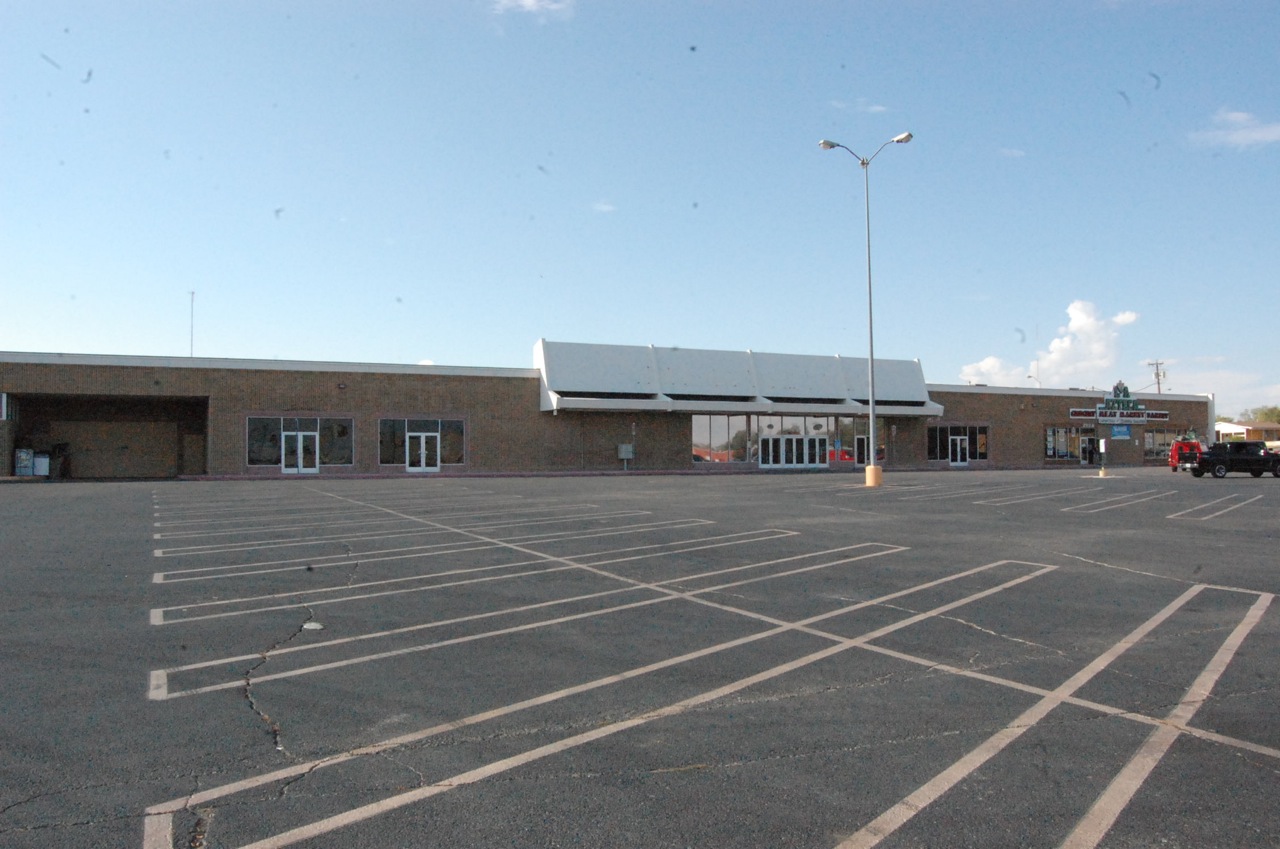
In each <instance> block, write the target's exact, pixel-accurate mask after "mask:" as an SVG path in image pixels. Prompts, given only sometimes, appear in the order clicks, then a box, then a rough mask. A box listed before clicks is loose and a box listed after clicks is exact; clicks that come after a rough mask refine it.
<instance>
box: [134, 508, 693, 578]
mask: <svg viewBox="0 0 1280 849" xmlns="http://www.w3.org/2000/svg"><path fill="white" fill-rule="evenodd" d="M712 524H715V523H714V522H712V521H711V520H710V519H670V520H667V521H662V522H644V523H641V524H635V525H624V526H622V527H620V528H609V529H607V530H593V531H588V532H585V533H584V532H581V531H546V532H544V533H539V534H529V535H526V536H518V537H512V538H511V539H512V540H515V541H519V542H522V543H526V544H527V543H530V542H539V543H541V544H543V545H547V544H549V543H552V542H572V541H575V540H584V539H597V538H601V537H610V536H621V535H624V534H631V533H646V532H648V531H658V530H682V529H684V528H694V527H699V526H701V525H712ZM497 546H498V543H496V542H482V541H478V540H475V539H468V540H467V541H465V542H449V543H435V544H432V545H413V546H405V547H401V548H379V549H371V550H369V551H365V552H361V553H360V554H359V555H356V554H354V553H353V554H331V555H328V556H322V557H291V558H287V559H284V560H260V561H256V562H249V563H232V564H228V565H226V566H201V567H198V568H195V569H176V570H172V571H169V572H156V573H154V574H153V575H152V576H151V581H152V583H156V584H177V583H182V582H184V581H204V580H212V579H215V578H235V577H238V576H240V575H265V574H269V573H272V572H288V571H297V570H304V569H306V568H307V567H308V566H310V567H312V569H326V568H331V567H335V566H350V565H351V563H352V562H353V560H357V559H358V560H359V561H360V563H361V564H362V565H365V564H369V563H381V562H383V561H387V560H408V559H413V558H419V557H435V556H438V555H441V554H452V553H465V552H468V551H483V550H485V549H488V548H496V547H497ZM175 576H176V577H175Z"/></svg>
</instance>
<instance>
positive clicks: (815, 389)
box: [752, 354, 867, 403]
mask: <svg viewBox="0 0 1280 849" xmlns="http://www.w3.org/2000/svg"><path fill="white" fill-rule="evenodd" d="M752 358H753V359H754V361H755V367H756V376H757V377H758V379H759V389H760V394H761V395H762V396H764V397H765V398H769V399H771V400H775V401H776V400H778V399H784V398H790V399H812V400H814V401H817V400H819V399H832V400H834V401H835V402H837V403H848V400H849V399H850V398H851V397H853V396H852V395H850V394H849V387H848V386H847V385H846V381H845V377H844V368H843V366H842V365H841V363H842V360H841V359H840V358H839V357H806V356H800V355H797V354H752ZM866 364H867V361H866V360H862V366H863V368H864V369H865V368H866ZM863 383H866V380H865V379H864V380H863Z"/></svg>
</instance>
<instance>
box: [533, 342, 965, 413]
mask: <svg viewBox="0 0 1280 849" xmlns="http://www.w3.org/2000/svg"><path fill="white" fill-rule="evenodd" d="M534 366H535V367H536V368H537V369H538V370H539V372H540V373H541V375H542V402H541V408H542V409H543V410H637V411H639V410H653V411H668V412H688V413H735V414H740V413H762V414H782V413H788V414H797V415H799V414H808V415H856V414H861V415H865V414H866V413H867V412H868V406H867V403H866V402H867V361H866V360H865V359H861V358H856V357H855V358H849V357H837V356H827V357H815V356H803V355H798V354H759V353H753V352H751V351H708V350H700V349H690V348H654V347H642V346H638V345H586V344H580V343H570V342H548V341H547V340H545V339H541V340H539V341H538V343H537V345H535V346H534ZM876 412H877V414H879V415H892V416H938V415H941V414H942V407H941V406H939V405H938V404H935V403H933V402H932V401H930V400H929V394H928V391H927V390H926V388H925V383H924V372H923V370H922V369H921V367H920V363H918V362H916V361H915V360H876Z"/></svg>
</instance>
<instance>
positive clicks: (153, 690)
mask: <svg viewBox="0 0 1280 849" xmlns="http://www.w3.org/2000/svg"><path fill="white" fill-rule="evenodd" d="M878 545H879V544H877V543H861V544H858V545H852V546H844V547H842V548H838V549H832V550H830V551H822V552H813V553H810V554H800V555H794V556H792V557H786V558H781V559H779V560H770V561H764V562H762V563H754V564H748V565H745V566H736V567H732V568H728V569H719V570H715V571H711V572H704V573H702V574H700V575H698V576H688V575H685V576H681V577H679V578H673V579H670V580H668V581H660V582H656V583H653V584H641V585H635V586H627V587H620V588H617V589H613V590H606V591H604V592H599V593H591V594H589V595H584V596H577V597H575V598H566V599H556V600H554V601H550V602H541V603H539V604H530V605H522V606H520V607H515V608H508V609H506V610H501V611H490V612H486V613H480V614H473V615H471V616H463V617H458V618H455V619H448V620H443V621H437V622H429V623H423V624H419V625H412V626H406V627H403V628H396V629H393V630H390V631H382V632H378V633H375V634H361V635H358V636H354V637H342V638H337V639H333V640H325V641H324V642H317V643H311V644H306V645H298V646H285V647H282V648H278V649H276V650H274V651H272V652H271V654H270V656H271V657H273V658H274V657H279V656H281V655H286V654H294V653H296V652H302V651H313V650H315V649H320V648H332V647H333V646H338V645H345V644H349V643H355V642H361V641H364V640H367V639H373V638H377V637H384V636H390V635H393V634H404V633H409V632H413V631H419V630H425V629H429V628H439V627H444V626H447V625H456V624H460V623H462V622H471V621H476V620H479V619H487V618H492V617H495V616H501V615H507V614H510V613H518V612H526V611H529V610H534V609H538V608H545V607H551V606H553V605H558V604H565V603H569V602H572V601H578V600H583V599H591V598H600V597H603V596H606V595H614V594H618V593H622V592H636V591H641V590H652V591H656V592H661V593H664V595H662V596H660V597H658V598H649V599H644V600H641V601H637V602H631V603H628V604H622V605H615V606H613V607H607V608H603V609H600V610H592V611H587V612H584V613H578V614H570V615H567V616H561V617H558V618H554V619H546V620H541V621H538V622H530V623H526V624H523V625H518V626H514V627H510V628H502V629H498V630H491V631H485V632H481V633H477V634H469V635H465V636H460V637H455V638H452V639H448V640H439V641H436V642H431V643H420V644H418V645H414V646H407V647H402V648H399V649H393V650H388V651H383V652H378V653H375V654H367V655H361V656H359V657H352V658H345V659H343V660H341V661H335V662H330V663H320V664H314V665H311V666H305V667H300V668H295V669H290V670H287V671H283V672H278V673H271V674H260V675H257V676H255V677H254V681H255V682H256V683H262V682H264V681H274V680H278V679H282V678H293V677H296V676H299V675H309V674H312V673H315V672H324V671H328V670H332V669H338V668H341V667H345V666H354V665H358V664H363V663H369V662H372V661H378V660H385V659H387V658H392V657H400V656H402V655H407V654H414V653H417V652H423V651H433V650H435V649H440V648H446V647H448V646H454V645H460V644H463V643H469V642H474V641H477V640H482V639H490V638H494V637H501V636H506V635H509V634H516V633H521V632H524V631H531V630H536V629H540V628H546V627H550V626H553V625H560V624H564V623H566V622H572V621H575V620H579V619H590V618H596V617H603V616H606V615H609V614H612V613H618V612H621V611H625V610H633V609H635V608H638V607H644V606H647V605H650V604H655V603H661V602H668V601H681V600H683V601H698V600H699V599H698V597H699V596H701V595H705V594H708V593H712V592H719V591H723V590H726V589H732V588H734V587H740V586H745V585H747V584H753V583H756V582H758V581H764V580H773V579H775V578H783V577H789V576H793V575H799V574H803V573H806V572H811V571H814V570H817V569H826V568H830V567H833V566H840V565H844V564H846V563H853V562H856V561H860V560H866V559H869V558H872V557H880V556H883V555H885V554H896V553H898V552H901V551H904V550H905V549H903V548H900V547H894V546H885V547H884V548H882V549H879V550H876V551H870V552H867V553H863V554H858V555H857V556H854V557H846V558H842V559H839V560H832V561H827V562H822V563H818V564H816V565H813V566H802V567H800V568H797V569H791V570H788V571H786V572H779V573H773V574H769V575H764V576H760V577H754V578H747V579H745V580H739V581H732V582H729V583H724V584H717V585H716V586H712V587H705V588H702V589H699V590H692V591H689V592H680V591H673V590H670V589H668V588H667V586H666V585H668V584H673V583H681V582H686V581H690V580H693V579H694V577H698V578H705V577H711V576H714V575H721V574H726V573H730V572H738V571H741V570H743V569H758V568H761V567H764V566H773V565H778V564H781V563H788V562H795V561H798V560H807V559H811V558H815V557H821V556H824V555H829V554H834V553H840V552H845V551H849V550H852V549H859V548H869V547H871V546H878ZM557 568H558V569H563V568H566V567H563V566H561V567H557ZM915 591H917V588H912V592H915ZM707 604H710V606H713V607H717V608H719V609H725V610H729V611H730V612H732V613H736V614H738V615H752V616H753V617H754V618H757V619H760V620H762V621H767V622H769V623H770V624H785V625H788V626H790V625H791V623H782V622H780V621H779V620H776V619H772V618H766V617H763V616H759V615H754V614H747V612H745V611H742V610H740V609H738V608H729V607H725V606H724V605H720V604H716V603H714V602H707ZM823 616H824V617H825V616H826V614H824V615H823ZM179 621H181V620H179ZM814 621H820V620H818V619H815V620H814ZM822 636H826V637H828V638H830V639H839V638H838V637H833V636H831V635H822ZM260 657H261V655H260V654H245V655H239V656H235V657H223V658H217V659H214V660H208V661H202V662H200V663H193V664H188V665H186V666H178V667H171V668H169V669H158V670H153V671H152V672H151V678H150V687H149V689H148V695H147V697H148V698H149V699H152V700H156V701H159V700H164V699H172V698H179V697H183V696H194V695H200V694H202V693H211V692H215V691H218V690H229V689H234V688H235V687H238V686H243V683H244V681H243V679H239V678H236V679H232V680H230V681H223V682H219V683H217V684H211V685H207V686H203V687H194V688H191V689H186V690H170V689H169V676H170V675H171V674H174V673H180V672H189V671H194V670H198V669H205V668H209V667H218V666H224V665H227V664H231V663H240V662H245V661H250V660H255V659H258V658H260Z"/></svg>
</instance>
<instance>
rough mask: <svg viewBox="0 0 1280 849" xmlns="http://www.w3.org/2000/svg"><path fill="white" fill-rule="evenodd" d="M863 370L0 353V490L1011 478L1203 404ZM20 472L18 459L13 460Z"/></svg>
mask: <svg viewBox="0 0 1280 849" xmlns="http://www.w3.org/2000/svg"><path fill="white" fill-rule="evenodd" d="M867 383H868V381H867V361H866V360H865V359H858V358H846V357H838V356H826V357H821V356H801V355H784V354H762V353H754V352H750V351H705V350H692V349H679V348H654V347H642V346H617V345H582V344H575V343H559V342H548V341H545V340H540V341H539V342H538V343H537V345H535V347H534V367H533V368H511V369H493V368H469V367H453V366H410V365H380V364H360V363H313V362H279V361H251V360H215V359H199V358H177V357H174V358H165V357H117V356H98V355H75V354H29V353H0V477H8V476H11V475H13V474H14V473H15V472H16V471H20V470H21V471H23V472H24V473H25V474H32V472H31V469H33V468H39V469H47V472H41V473H40V474H47V475H48V477H51V478H71V479H102V478H174V477H197V478H198V477H208V476H223V477H282V476H305V475H333V476H340V475H380V476H387V475H405V476H414V475H417V476H419V477H431V476H436V475H450V474H493V473H504V474H505V473H565V472H582V471H592V472H598V471H619V472H622V471H681V472H693V471H702V472H713V471H756V470H760V471H777V470H793V469H806V470H823V469H831V470H848V469H857V468H861V467H863V466H865V465H866V464H867V461H868V459H869V458H870V457H871V456H875V457H876V458H877V463H878V465H880V466H881V467H882V468H884V469H885V470H887V471H893V470H922V469H939V470H942V469H1031V468H1054V467H1070V466H1073V465H1075V466H1078V465H1082V464H1090V463H1097V462H1099V461H1100V460H1101V453H1100V448H1101V441H1102V440H1104V439H1105V440H1107V449H1108V450H1107V463H1108V464H1110V465H1140V464H1144V463H1146V464H1153V463H1160V462H1163V461H1164V455H1165V452H1167V448H1168V445H1169V443H1171V442H1172V441H1173V440H1174V439H1175V438H1176V437H1178V436H1180V435H1182V434H1185V433H1187V432H1188V431H1193V430H1194V431H1196V432H1198V433H1210V432H1212V431H1211V427H1212V421H1213V401H1212V398H1211V397H1209V396H1174V395H1157V396H1152V395H1146V396H1137V395H1132V396H1130V395H1129V394H1128V393H1127V390H1124V391H1123V392H1122V393H1121V394H1120V395H1117V394H1116V391H1117V389H1118V387H1117V389H1113V390H1111V391H1109V392H1103V391H1099V390H1075V389H1072V390H1052V389H1044V390H1039V389H1037V390H1032V391H1026V390H1021V389H1005V388H998V387H976V386H945V385H934V384H926V383H925V382H924V375H923V369H922V367H921V364H920V363H919V362H918V361H915V360H877V361H876V384H877V393H876V396H877V397H876V408H875V409H876V412H877V425H876V428H875V430H876V435H877V440H876V441H877V443H878V444H877V445H876V446H874V447H873V446H871V445H870V439H869V435H870V428H869V427H868V424H869V413H870V409H871V407H870V403H869V402H870V399H869V398H868V392H867ZM33 459H36V460H38V461H39V462H37V463H33V462H32V460H33Z"/></svg>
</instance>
